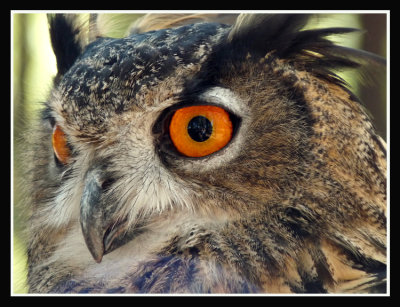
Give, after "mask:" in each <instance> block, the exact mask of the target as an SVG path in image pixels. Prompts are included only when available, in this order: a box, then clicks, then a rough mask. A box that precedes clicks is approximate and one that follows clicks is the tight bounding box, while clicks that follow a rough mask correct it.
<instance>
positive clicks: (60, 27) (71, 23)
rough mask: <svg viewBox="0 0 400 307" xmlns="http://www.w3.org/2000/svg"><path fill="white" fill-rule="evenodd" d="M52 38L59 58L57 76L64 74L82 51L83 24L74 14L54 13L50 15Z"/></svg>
mask: <svg viewBox="0 0 400 307" xmlns="http://www.w3.org/2000/svg"><path fill="white" fill-rule="evenodd" d="M48 21H49V29H50V39H51V44H52V47H53V51H54V54H55V56H56V59H57V70H58V73H57V77H56V78H59V77H60V76H62V75H64V74H65V73H66V72H67V71H68V69H69V68H71V66H72V65H73V64H74V62H75V61H76V59H77V58H78V56H79V55H80V54H81V53H82V50H83V42H82V36H81V28H82V24H80V23H79V21H78V16H77V15H74V14H52V15H49V17H48Z"/></svg>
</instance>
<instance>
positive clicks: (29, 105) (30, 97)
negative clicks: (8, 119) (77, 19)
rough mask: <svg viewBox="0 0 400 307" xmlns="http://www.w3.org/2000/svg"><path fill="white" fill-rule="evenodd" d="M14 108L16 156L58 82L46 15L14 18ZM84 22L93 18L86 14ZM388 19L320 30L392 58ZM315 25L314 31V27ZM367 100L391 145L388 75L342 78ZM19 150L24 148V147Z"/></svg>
mask: <svg viewBox="0 0 400 307" xmlns="http://www.w3.org/2000/svg"><path fill="white" fill-rule="evenodd" d="M11 14H12V42H11V43H12V46H11V47H12V56H13V58H12V60H13V61H12V76H13V80H12V82H13V83H12V94H13V96H12V107H13V138H14V144H13V145H14V147H13V150H14V156H15V155H17V154H18V152H19V150H23V145H19V144H20V142H18V140H20V137H21V133H22V132H23V131H25V130H26V129H29V126H30V121H31V120H32V118H33V116H32V114H34V113H35V112H36V111H37V110H38V109H39V108H40V107H41V104H40V102H42V101H45V100H46V97H47V95H48V92H49V90H50V88H51V84H52V78H53V77H54V76H55V74H56V61H55V57H54V54H53V52H52V49H51V45H50V41H49V34H48V26H47V16H46V14H44V13H35V12H32V13H18V12H12V13H11ZM107 16H109V17H110V20H111V19H115V18H114V17H115V16H117V19H118V23H117V24H115V25H114V30H113V32H109V33H107V35H109V36H111V37H122V36H123V34H124V32H125V30H126V28H127V26H128V25H129V24H130V23H131V22H132V21H133V20H134V19H136V18H138V17H140V16H141V14H107ZM82 18H83V19H87V20H88V18H89V14H82ZM386 18H387V16H386V14H384V13H381V14H365V13H364V14H349V13H346V14H322V15H321V18H318V19H317V21H318V25H317V26H318V27H355V28H361V29H364V30H366V32H365V33H364V34H362V35H361V34H350V35H345V36H340V37H339V36H338V37H335V38H334V41H335V42H337V43H339V44H343V45H346V46H350V47H354V48H361V49H364V50H367V51H370V52H373V53H376V54H379V55H381V56H383V57H386V38H387V35H386V31H387V29H386V25H387V22H386ZM312 26H314V25H310V27H312ZM341 75H342V76H343V77H344V78H345V79H346V80H347V81H348V82H349V83H350V85H351V87H352V89H353V91H354V92H355V93H356V95H357V96H358V97H360V98H361V100H362V101H363V103H364V105H365V106H366V107H367V109H368V110H369V111H370V113H371V115H372V116H373V118H374V124H375V126H376V128H377V130H378V132H379V133H380V134H381V136H382V137H383V138H384V139H386V78H385V77H386V74H385V73H384V72H383V73H382V75H379V78H377V80H375V79H374V80H373V82H371V83H368V84H367V85H366V86H362V84H361V83H360V82H359V81H360V78H359V77H358V76H357V74H355V73H351V72H345V73H342V74H341ZM18 145H19V146H18ZM19 174H20V171H19V165H18V163H17V161H16V159H14V165H13V191H12V192H13V204H11V205H12V206H13V209H14V210H13V216H12V222H13V223H12V226H13V227H12V232H11V233H12V243H13V246H12V272H11V274H12V288H11V289H12V293H14V294H21V293H27V285H26V261H27V259H26V244H25V242H24V239H23V237H24V236H23V232H22V231H23V230H24V218H25V217H24V211H23V209H21V207H23V206H20V205H19V204H21V203H22V195H21V193H19V190H20V189H19V188H18V184H19V181H18V177H19Z"/></svg>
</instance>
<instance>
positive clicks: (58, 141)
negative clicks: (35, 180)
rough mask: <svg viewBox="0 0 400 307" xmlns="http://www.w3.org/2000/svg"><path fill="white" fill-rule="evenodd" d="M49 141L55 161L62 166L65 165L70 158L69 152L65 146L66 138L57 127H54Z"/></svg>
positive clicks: (66, 145)
mask: <svg viewBox="0 0 400 307" xmlns="http://www.w3.org/2000/svg"><path fill="white" fill-rule="evenodd" d="M51 140H52V146H53V150H54V154H55V156H56V158H57V160H58V161H59V162H61V163H62V164H63V165H65V164H67V163H68V161H69V158H70V156H71V150H70V149H69V147H68V144H67V137H66V136H65V133H64V131H63V130H62V129H61V127H60V126H59V125H55V126H54V129H53V134H52V138H51Z"/></svg>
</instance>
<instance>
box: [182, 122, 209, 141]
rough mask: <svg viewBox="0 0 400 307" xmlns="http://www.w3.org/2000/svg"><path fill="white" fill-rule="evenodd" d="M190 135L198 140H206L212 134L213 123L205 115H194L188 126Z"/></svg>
mask: <svg viewBox="0 0 400 307" xmlns="http://www.w3.org/2000/svg"><path fill="white" fill-rule="evenodd" d="M187 130H188V133H189V135H190V137H191V138H192V139H193V140H195V141H196V142H204V141H205V140H207V139H208V138H209V137H210V136H211V134H212V130H213V127H212V123H211V122H210V121H209V120H208V118H206V117H204V116H196V117H193V118H192V119H191V120H190V122H189V124H188V127H187Z"/></svg>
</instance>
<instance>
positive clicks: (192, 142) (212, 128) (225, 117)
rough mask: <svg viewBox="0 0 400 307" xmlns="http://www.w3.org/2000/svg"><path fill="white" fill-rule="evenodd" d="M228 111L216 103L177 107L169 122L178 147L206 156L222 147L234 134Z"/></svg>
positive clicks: (184, 150)
mask: <svg viewBox="0 0 400 307" xmlns="http://www.w3.org/2000/svg"><path fill="white" fill-rule="evenodd" d="M232 130H233V128H232V122H231V120H230V118H229V114H228V112H226V111H225V110H224V109H222V108H220V107H215V106H191V107H185V108H182V109H179V110H177V111H176V112H175V113H174V115H173V116H172V119H171V123H170V125H169V134H170V137H171V140H172V142H173V143H174V145H175V147H176V149H177V150H178V151H179V152H180V153H181V154H183V155H185V156H188V157H204V156H207V155H209V154H212V153H213V152H216V151H217V150H220V149H221V148H223V147H224V146H225V145H226V144H228V142H229V141H230V140H231V138H232Z"/></svg>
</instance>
